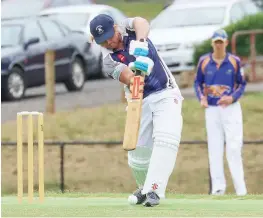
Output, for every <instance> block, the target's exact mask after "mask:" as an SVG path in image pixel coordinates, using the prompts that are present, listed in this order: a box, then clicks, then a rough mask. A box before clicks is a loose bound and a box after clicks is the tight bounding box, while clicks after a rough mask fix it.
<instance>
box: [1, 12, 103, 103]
mask: <svg viewBox="0 0 263 218" xmlns="http://www.w3.org/2000/svg"><path fill="white" fill-rule="evenodd" d="M1 28H2V29H1V34H2V35H1V55H2V57H1V58H2V62H1V77H2V81H1V82H2V83H1V89H2V90H1V91H2V99H4V100H18V99H21V98H23V96H24V93H25V90H26V89H27V88H30V87H36V86H41V85H44V84H45V53H46V51H47V50H48V49H51V50H54V51H55V75H56V83H64V84H65V86H66V88H67V90H68V91H78V90H81V89H82V88H83V85H84V83H85V80H86V78H87V76H89V75H96V74H99V73H100V71H101V63H99V62H98V60H96V58H95V57H94V55H93V54H92V53H91V52H90V51H89V47H90V44H89V43H88V42H87V39H86V37H85V36H84V35H83V34H81V33H78V32H72V31H70V30H69V29H68V28H67V27H65V26H64V25H63V24H61V23H59V22H58V21H56V20H52V19H50V18H46V17H31V18H21V19H12V20H2V27H1ZM97 62H98V63H97Z"/></svg>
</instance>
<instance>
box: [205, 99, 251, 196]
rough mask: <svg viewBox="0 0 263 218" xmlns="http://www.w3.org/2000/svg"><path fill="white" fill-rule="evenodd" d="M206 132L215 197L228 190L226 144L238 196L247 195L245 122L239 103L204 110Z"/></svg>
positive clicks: (228, 160)
mask: <svg viewBox="0 0 263 218" xmlns="http://www.w3.org/2000/svg"><path fill="white" fill-rule="evenodd" d="M205 117H206V131H207V138H208V153H209V164H210V175H211V180H212V194H214V193H215V192H216V191H217V190H222V191H223V192H225V190H226V180H225V175H224V160H223V158H224V144H225V143H226V158H227V162H228V166H229V169H230V173H231V176H232V179H233V184H234V187H235V190H236V194H237V195H245V194H247V189H246V184H245V179H244V170H243V163H242V152H241V150H242V146H243V120H242V110H241V106H240V103H239V102H235V103H233V104H231V105H229V106H227V107H225V108H223V107H221V106H209V107H208V108H206V110H205Z"/></svg>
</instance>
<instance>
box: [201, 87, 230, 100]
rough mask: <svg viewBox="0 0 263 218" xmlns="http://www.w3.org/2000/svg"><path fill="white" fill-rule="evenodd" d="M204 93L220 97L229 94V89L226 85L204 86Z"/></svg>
mask: <svg viewBox="0 0 263 218" xmlns="http://www.w3.org/2000/svg"><path fill="white" fill-rule="evenodd" d="M205 91H206V93H207V95H208V96H210V97H218V98H219V97H221V96H222V95H224V94H229V93H230V91H231V89H230V87H229V86H226V85H212V86H208V87H206V90H205Z"/></svg>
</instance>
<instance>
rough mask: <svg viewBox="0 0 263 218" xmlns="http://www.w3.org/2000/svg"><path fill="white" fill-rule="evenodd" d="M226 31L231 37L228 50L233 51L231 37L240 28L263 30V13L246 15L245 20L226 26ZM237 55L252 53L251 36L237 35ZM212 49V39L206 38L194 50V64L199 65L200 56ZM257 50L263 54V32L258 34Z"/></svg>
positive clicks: (244, 55) (245, 55)
mask: <svg viewBox="0 0 263 218" xmlns="http://www.w3.org/2000/svg"><path fill="white" fill-rule="evenodd" d="M224 29H225V31H226V32H227V34H228V37H229V45H228V47H227V50H228V51H229V52H231V48H232V47H231V38H232V35H233V34H234V33H235V32H236V31H239V30H254V29H261V30H263V13H262V12H261V13H258V14H256V15H251V16H247V17H245V18H244V19H243V20H240V21H238V22H237V23H235V24H231V25H229V26H226V27H225V28H224ZM236 48H237V55H238V56H243V57H247V56H249V55H250V36H249V35H242V36H238V37H237V41H236ZM210 51H211V41H210V39H207V40H205V41H204V42H202V43H201V44H199V45H198V46H196V47H195V52H194V56H193V59H194V64H195V65H197V63H198V60H199V58H200V56H202V55H203V54H205V53H207V52H210ZM256 51H257V54H260V55H263V34H257V35H256Z"/></svg>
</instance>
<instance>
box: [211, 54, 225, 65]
mask: <svg viewBox="0 0 263 218" xmlns="http://www.w3.org/2000/svg"><path fill="white" fill-rule="evenodd" d="M209 56H210V63H212V64H217V63H216V62H215V60H214V59H213V55H212V53H210V54H209ZM228 61H229V53H228V52H227V53H226V56H225V58H224V60H223V61H222V63H221V65H222V64H223V63H228Z"/></svg>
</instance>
